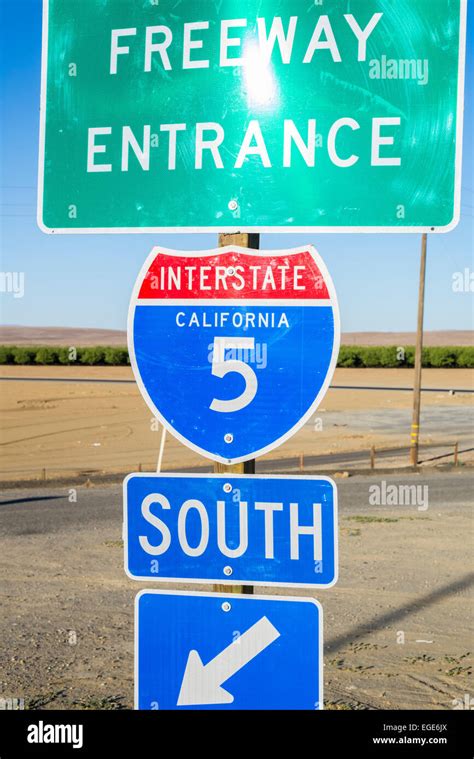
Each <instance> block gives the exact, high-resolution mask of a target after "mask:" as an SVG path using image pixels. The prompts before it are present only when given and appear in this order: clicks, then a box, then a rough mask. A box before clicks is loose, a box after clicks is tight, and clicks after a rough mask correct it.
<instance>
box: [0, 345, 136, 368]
mask: <svg viewBox="0 0 474 759" xmlns="http://www.w3.org/2000/svg"><path fill="white" fill-rule="evenodd" d="M129 363H130V361H129V359H128V351H127V349H126V348H102V347H101V346H93V347H90V348H54V347H49V346H36V347H35V346H31V347H27V346H25V347H24V346H18V347H16V346H14V345H11V346H10V345H0V364H41V365H44V366H46V365H48V364H64V365H67V364H71V365H72V364H74V365H76V364H85V365H87V366H95V365H104V364H105V365H108V366H126V365H127V364H129Z"/></svg>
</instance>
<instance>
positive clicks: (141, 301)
mask: <svg viewBox="0 0 474 759" xmlns="http://www.w3.org/2000/svg"><path fill="white" fill-rule="evenodd" d="M137 306H180V307H181V308H186V307H188V308H192V307H194V306H216V307H219V308H224V307H225V306H240V307H241V308H242V307H246V306H252V307H256V306H260V307H261V308H262V307H263V308H268V309H271V307H272V306H279V307H280V306H288V307H290V306H292V307H293V306H296V307H299V308H306V307H307V306H326V307H327V306H332V301H331V300H327V299H326V300H323V299H319V300H317V299H314V298H313V299H311V298H309V299H308V300H305V298H301V299H295V298H286V299H285V298H268V299H267V300H265V298H260V299H259V298H255V299H253V300H252V299H250V300H247V298H225V297H223V298H192V297H187V298H183V299H182V300H179V299H178V300H173V299H172V298H163V299H161V300H160V299H159V298H138V299H137Z"/></svg>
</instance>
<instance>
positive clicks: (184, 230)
mask: <svg viewBox="0 0 474 759" xmlns="http://www.w3.org/2000/svg"><path fill="white" fill-rule="evenodd" d="M48 6H49V0H43V35H42V52H41V101H40V130H39V151H38V207H37V223H38V226H39V228H40V229H41V231H42V232H45V233H46V234H71V235H74V234H91V235H95V234H151V233H154V232H160V233H162V234H173V233H180V234H195V233H197V232H199V233H213V234H218V233H225V234H238V233H239V232H244V233H245V232H248V233H252V232H259V233H267V232H268V233H272V232H273V233H279V232H286V233H294V234H303V233H309V234H319V233H321V234H326V233H338V234H355V233H363V234H385V233H390V234H416V233H422V232H431V233H445V232H451V231H452V230H453V229H454V228H455V227H456V226H457V225H458V223H459V220H460V218H461V175H462V148H463V144H462V141H463V127H464V125H463V121H464V81H465V65H466V27H467V0H460V12H459V16H460V29H459V65H458V97H457V111H456V120H457V124H456V155H455V174H454V206H453V219H452V221H451V222H450V223H449V224H446V225H445V226H443V227H426V226H411V227H409V226H408V227H398V226H382V227H374V226H368V227H360V226H354V227H344V226H341V227H338V226H332V227H318V226H302V227H300V226H295V227H287V226H271V227H264V226H262V227H260V226H253V227H248V226H238V225H235V224H234V225H232V226H221V225H219V224H217V223H216V225H215V226H212V227H190V226H188V227H95V228H90V227H67V228H66V227H62V228H55V229H52V228H51V227H47V226H46V225H45V224H44V222H43V210H44V209H43V193H44V158H45V140H46V106H47V68H48V23H49V14H48Z"/></svg>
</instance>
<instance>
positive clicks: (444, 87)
mask: <svg viewBox="0 0 474 759" xmlns="http://www.w3.org/2000/svg"><path fill="white" fill-rule="evenodd" d="M466 7H467V0H397V2H392V1H391V0H352V2H351V3H350V5H348V4H346V3H341V2H340V0H325V1H324V4H323V3H322V2H314V0H299V2H298V3H295V2H294V1H293V0H259V2H256V0H239V2H238V3H236V2H233V1H232V0H222V2H219V3H216V2H214V0H182V2H180V3H177V2H176V0H159V2H158V0H148V1H145V0H143V2H140V3H139V2H123V0H108V2H103V0H87V2H83V0H45V2H44V30H43V67H42V99H41V137H40V163H39V193H38V197H39V207H38V221H39V225H40V227H41V228H42V229H43V230H44V231H46V232H74V233H77V232H151V231H173V230H178V231H195V230H201V231H202V230H208V231H216V230H219V231H221V232H226V231H228V232H236V231H252V230H258V231H260V232H264V231H276V230H285V229H286V230H291V231H296V230H300V231H310V230H319V231H350V232H364V231H378V232H397V231H398V232H410V231H433V232H435V231H448V230H450V229H452V228H453V226H454V225H455V224H456V223H457V221H458V218H459V209H460V172H461V140H462V110H463V84H464V82H463V79H464V51H465V30H466Z"/></svg>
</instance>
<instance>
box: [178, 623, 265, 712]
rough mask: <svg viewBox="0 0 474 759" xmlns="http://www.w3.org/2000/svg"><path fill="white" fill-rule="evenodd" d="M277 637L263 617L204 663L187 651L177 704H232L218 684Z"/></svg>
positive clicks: (196, 653) (196, 654)
mask: <svg viewBox="0 0 474 759" xmlns="http://www.w3.org/2000/svg"><path fill="white" fill-rule="evenodd" d="M279 637H280V633H279V632H278V630H277V629H276V627H274V626H273V625H272V623H271V622H270V620H269V619H267V617H262V618H261V619H259V621H258V622H256V623H255V624H254V625H252V627H249V629H248V630H247V631H246V632H244V633H243V634H242V635H241V636H240V637H239V638H237V640H235V641H234V642H233V643H231V644H230V646H227V648H224V650H223V651H221V653H220V654H218V655H217V656H215V657H214V659H211V661H210V662H208V664H206V665H204V664H203V663H202V659H201V657H200V656H199V654H198V652H197V651H194V650H193V651H190V652H189V656H188V661H187V664H186V670H185V672H184V677H183V682H182V683H181V690H180V691H179V697H178V706H197V705H204V704H231V703H232V702H233V700H234V697H233V695H232V694H231V693H229V692H228V691H226V690H225V689H224V688H221V685H222V684H223V683H225V681H226V680H228V679H229V678H230V677H232V675H235V673H236V672H238V671H239V669H242V667H245V665H246V664H248V663H249V662H250V661H252V659H254V658H255V657H256V656H258V654H259V653H261V652H262V651H264V650H265V648H267V647H268V646H269V645H270V644H271V643H273V641H274V640H276V639H277V638H279Z"/></svg>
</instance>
